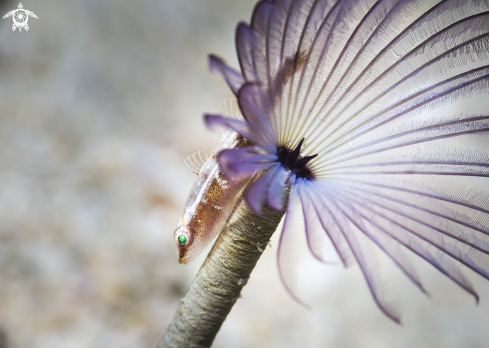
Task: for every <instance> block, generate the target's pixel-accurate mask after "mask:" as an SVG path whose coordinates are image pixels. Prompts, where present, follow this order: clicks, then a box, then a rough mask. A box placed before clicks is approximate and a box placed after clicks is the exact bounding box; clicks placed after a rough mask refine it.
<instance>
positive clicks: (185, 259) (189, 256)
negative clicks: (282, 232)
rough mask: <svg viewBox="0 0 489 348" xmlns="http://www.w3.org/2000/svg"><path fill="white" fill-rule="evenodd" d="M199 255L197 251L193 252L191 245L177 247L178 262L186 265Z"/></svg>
mask: <svg viewBox="0 0 489 348" xmlns="http://www.w3.org/2000/svg"><path fill="white" fill-rule="evenodd" d="M197 256H199V253H198V252H195V250H193V249H192V248H191V247H189V248H179V250H178V263H180V264H182V265H186V264H187V263H189V262H190V261H192V260H193V259H195V258H196V257H197Z"/></svg>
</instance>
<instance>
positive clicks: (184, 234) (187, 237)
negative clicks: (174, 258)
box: [173, 226, 192, 248]
mask: <svg viewBox="0 0 489 348" xmlns="http://www.w3.org/2000/svg"><path fill="white" fill-rule="evenodd" d="M173 239H174V240H175V244H176V245H177V246H178V247H180V248H186V247H189V246H190V244H192V235H191V234H190V231H189V230H188V229H187V228H186V227H182V226H181V227H178V228H177V229H176V230H175V232H174V234H173Z"/></svg>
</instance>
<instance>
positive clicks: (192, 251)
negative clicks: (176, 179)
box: [173, 132, 249, 264]
mask: <svg viewBox="0 0 489 348" xmlns="http://www.w3.org/2000/svg"><path fill="white" fill-rule="evenodd" d="M248 145H249V142H248V141H247V140H246V139H245V138H243V137H242V136H241V135H238V134H236V133H235V132H226V133H225V134H223V137H222V140H221V142H220V144H219V146H218V147H217V149H216V150H215V152H214V153H213V155H212V156H211V157H209V158H208V159H207V161H206V162H205V163H204V164H203V165H202V167H201V168H199V171H198V173H197V175H198V176H197V179H196V180H195V182H194V185H193V186H192V189H191V190H190V194H189V197H188V199H187V203H185V207H184V212H183V216H182V217H181V218H180V221H179V222H178V227H177V229H176V230H175V232H174V234H173V238H174V240H175V244H176V245H177V247H178V262H180V263H183V264H185V263H188V262H190V261H191V260H193V259H194V258H195V257H197V256H198V255H199V254H200V252H201V251H202V249H203V248H204V247H205V246H206V245H208V244H209V242H211V241H212V240H213V239H214V238H215V237H216V236H217V235H218V234H219V232H220V231H221V230H222V229H223V227H224V225H225V224H226V221H227V219H228V218H229V216H230V215H231V213H232V211H233V210H234V207H235V205H236V203H237V201H238V197H239V193H240V192H241V190H242V189H243V188H244V186H245V185H246V183H247V182H248V181H249V178H248V177H245V178H243V179H240V178H239V177H234V178H233V180H229V179H228V178H227V177H226V176H225V175H224V174H223V172H222V171H221V170H220V169H219V166H218V163H217V158H216V156H217V153H218V152H219V151H221V150H223V149H233V148H241V147H244V146H248Z"/></svg>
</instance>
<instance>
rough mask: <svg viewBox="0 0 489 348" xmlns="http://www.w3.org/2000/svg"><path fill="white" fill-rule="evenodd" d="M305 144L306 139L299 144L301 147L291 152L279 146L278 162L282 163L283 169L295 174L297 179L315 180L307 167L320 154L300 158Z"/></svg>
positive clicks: (298, 146)
mask: <svg viewBox="0 0 489 348" xmlns="http://www.w3.org/2000/svg"><path fill="white" fill-rule="evenodd" d="M303 142H304V138H302V140H301V141H300V142H299V145H297V147H296V148H295V149H294V150H290V149H288V148H287V147H286V146H279V147H278V148H277V157H278V161H279V162H280V164H281V165H282V167H284V168H285V169H287V170H290V171H291V172H292V174H295V176H296V177H298V178H303V179H306V180H314V175H313V174H312V172H311V170H310V169H309V168H308V167H307V163H308V162H309V161H310V160H312V159H313V158H315V157H317V155H318V154H315V155H312V156H306V157H302V156H300V152H301V147H302V143H303Z"/></svg>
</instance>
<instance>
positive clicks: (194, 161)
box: [184, 148, 208, 175]
mask: <svg viewBox="0 0 489 348" xmlns="http://www.w3.org/2000/svg"><path fill="white" fill-rule="evenodd" d="M202 151H204V156H202V153H201V152H202ZM207 159H208V157H207V149H206V148H204V149H203V150H199V151H197V152H195V153H193V154H191V155H190V156H188V157H187V158H185V160H184V163H185V165H186V166H187V168H188V169H190V170H191V171H192V173H194V174H196V175H199V173H200V170H201V169H202V167H203V166H204V164H205V162H207Z"/></svg>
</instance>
